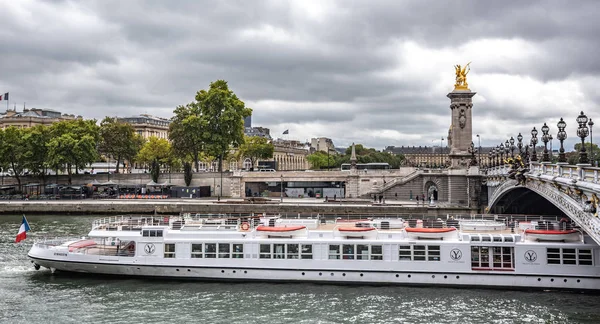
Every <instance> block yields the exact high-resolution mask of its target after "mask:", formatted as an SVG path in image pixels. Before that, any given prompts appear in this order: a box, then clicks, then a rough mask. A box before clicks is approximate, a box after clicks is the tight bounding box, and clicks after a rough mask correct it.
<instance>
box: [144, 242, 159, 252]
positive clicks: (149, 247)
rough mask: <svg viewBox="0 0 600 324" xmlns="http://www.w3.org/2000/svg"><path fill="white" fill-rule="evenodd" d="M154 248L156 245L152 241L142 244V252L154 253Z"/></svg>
mask: <svg viewBox="0 0 600 324" xmlns="http://www.w3.org/2000/svg"><path fill="white" fill-rule="evenodd" d="M154 250H156V247H155V246H154V244H152V243H148V244H146V246H144V252H146V254H154Z"/></svg>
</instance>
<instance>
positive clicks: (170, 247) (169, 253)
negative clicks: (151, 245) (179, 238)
mask: <svg viewBox="0 0 600 324" xmlns="http://www.w3.org/2000/svg"><path fill="white" fill-rule="evenodd" d="M164 257H165V258H174V257H175V243H165V253H164Z"/></svg>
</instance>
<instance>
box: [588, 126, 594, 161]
mask: <svg viewBox="0 0 600 324" xmlns="http://www.w3.org/2000/svg"><path fill="white" fill-rule="evenodd" d="M588 126H590V159H591V160H592V161H591V162H592V166H596V165H595V162H594V160H595V159H594V133H592V127H593V126H594V122H593V121H592V119H591V118H590V121H589V122H588Z"/></svg>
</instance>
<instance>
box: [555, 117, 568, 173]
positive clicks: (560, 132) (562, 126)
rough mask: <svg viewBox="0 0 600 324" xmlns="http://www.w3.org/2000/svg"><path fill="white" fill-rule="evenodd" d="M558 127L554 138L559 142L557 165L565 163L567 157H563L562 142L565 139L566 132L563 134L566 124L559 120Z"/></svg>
mask: <svg viewBox="0 0 600 324" xmlns="http://www.w3.org/2000/svg"><path fill="white" fill-rule="evenodd" d="M556 126H558V133H557V134H556V137H557V138H558V140H559V141H560V149H559V150H558V163H567V157H566V156H565V148H564V147H563V141H564V140H566V139H567V132H565V127H567V123H565V121H564V120H563V119H562V117H561V118H560V121H559V122H558V124H557V125H556Z"/></svg>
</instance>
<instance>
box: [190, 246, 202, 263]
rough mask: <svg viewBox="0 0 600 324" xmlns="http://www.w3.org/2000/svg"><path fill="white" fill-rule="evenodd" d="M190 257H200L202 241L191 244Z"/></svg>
mask: <svg viewBox="0 0 600 324" xmlns="http://www.w3.org/2000/svg"><path fill="white" fill-rule="evenodd" d="M192 258H193V259H200V258H202V243H200V244H192Z"/></svg>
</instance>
